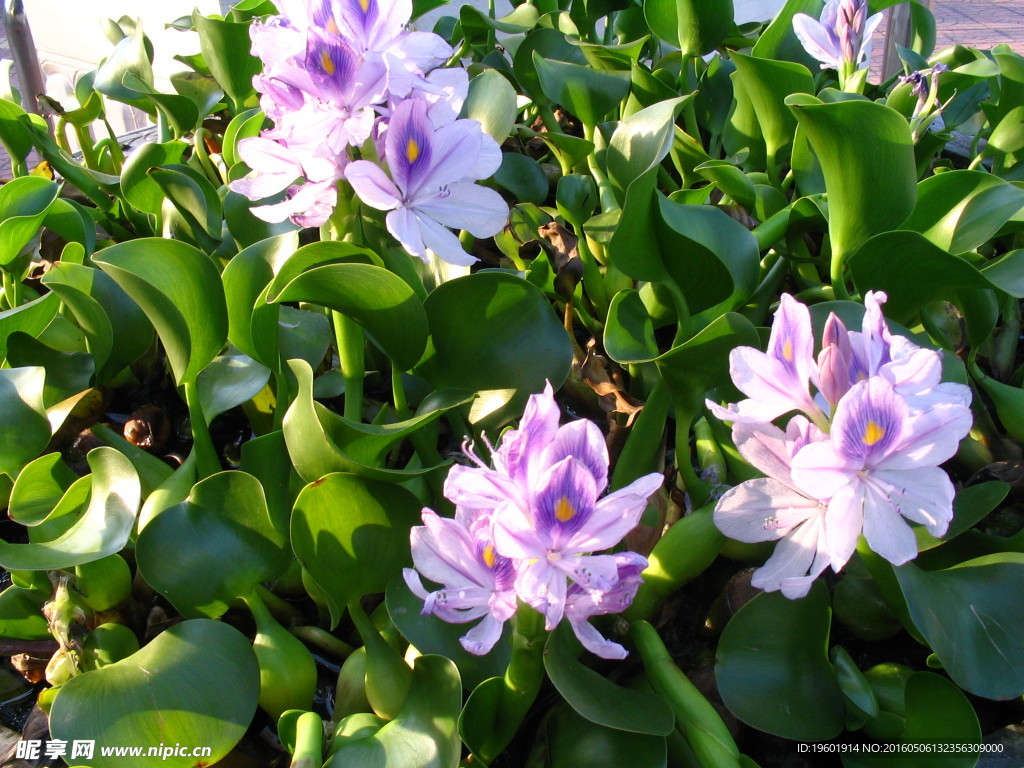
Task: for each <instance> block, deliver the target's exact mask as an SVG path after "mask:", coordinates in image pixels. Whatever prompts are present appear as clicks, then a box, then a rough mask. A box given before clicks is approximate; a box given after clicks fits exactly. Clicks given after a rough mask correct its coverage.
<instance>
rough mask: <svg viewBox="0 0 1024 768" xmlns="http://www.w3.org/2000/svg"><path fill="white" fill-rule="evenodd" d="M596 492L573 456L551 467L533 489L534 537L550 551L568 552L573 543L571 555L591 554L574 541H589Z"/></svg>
mask: <svg viewBox="0 0 1024 768" xmlns="http://www.w3.org/2000/svg"><path fill="white" fill-rule="evenodd" d="M597 493H598V488H597V484H596V483H595V481H594V476H593V475H592V474H591V473H590V471H589V470H588V469H587V467H586V466H584V465H583V464H581V463H580V462H579V461H577V460H576V459H575V458H573V457H572V456H568V457H566V458H565V459H562V460H561V461H560V462H558V463H557V464H555V465H554V466H552V467H551V469H549V470H548V471H547V472H546V473H545V474H544V475H543V476H542V477H541V478H540V481H539V482H538V483H537V486H536V488H535V490H534V503H533V516H534V517H533V524H534V527H535V528H536V530H537V536H538V537H539V538H540V539H541V541H543V542H545V544H546V546H547V547H548V548H549V549H552V550H557V551H560V552H567V551H568V547H570V544H569V543H570V542H572V545H571V548H572V550H573V552H593V551H594V550H593V549H584V548H583V547H581V546H580V545H579V544H578V543H577V542H578V539H582V538H588V534H589V533H590V530H589V522H590V518H591V515H592V514H593V512H594V505H595V504H596V503H597ZM499 525H500V523H499ZM608 546H611V545H608ZM605 548H606V547H595V549H605Z"/></svg>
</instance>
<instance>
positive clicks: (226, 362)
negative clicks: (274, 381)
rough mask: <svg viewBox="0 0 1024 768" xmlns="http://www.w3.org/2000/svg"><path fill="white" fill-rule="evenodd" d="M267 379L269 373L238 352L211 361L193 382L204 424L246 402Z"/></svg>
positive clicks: (266, 369) (254, 395)
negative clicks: (197, 393) (201, 408)
mask: <svg viewBox="0 0 1024 768" xmlns="http://www.w3.org/2000/svg"><path fill="white" fill-rule="evenodd" d="M269 379H270V369H269V368H267V367H266V366H265V365H261V364H260V363H258V362H256V361H255V360H253V359H252V358H251V357H249V356H248V355H243V354H240V353H238V352H237V351H236V352H235V353H234V354H226V355H221V356H220V357H216V358H214V359H213V362H211V363H210V364H209V365H208V366H206V367H205V368H204V369H203V370H202V371H201V372H200V373H199V377H198V378H197V379H196V386H197V388H198V390H199V401H200V403H202V406H203V415H204V416H205V417H206V419H207V421H212V420H213V418H214V416H218V415H219V414H222V413H224V412H225V411H230V410H231V409H232V408H235V407H236V406H239V405H242V404H243V403H246V402H248V401H249V400H251V399H252V398H254V397H256V395H258V394H259V392H260V390H261V389H263V387H265V386H266V384H267V381H268V380H269Z"/></svg>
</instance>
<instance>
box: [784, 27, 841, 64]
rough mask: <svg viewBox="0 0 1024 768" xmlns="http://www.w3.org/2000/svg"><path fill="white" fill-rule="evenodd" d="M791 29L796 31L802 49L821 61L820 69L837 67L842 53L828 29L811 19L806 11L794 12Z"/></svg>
mask: <svg viewBox="0 0 1024 768" xmlns="http://www.w3.org/2000/svg"><path fill="white" fill-rule="evenodd" d="M793 31H794V32H796V36H797V38H798V39H799V40H800V44H801V45H802V46H803V47H804V50H805V51H807V53H809V54H810V55H811V56H812V57H814V58H815V59H817V60H818V61H820V62H821V63H822V67H821V68H822V69H825V68H826V67H832V68H833V69H838V68H839V64H840V61H841V59H842V54H841V52H840V51H839V48H838V46H837V45H836V44H835V43H834V42H833V41H832V39H831V37H830V36H829V33H828V30H826V29H825V27H823V26H822V25H821V23H820V22H819V21H818V20H817V19H812V18H811V17H810V16H808V15H807V14H806V13H798V14H795V15H794V16H793Z"/></svg>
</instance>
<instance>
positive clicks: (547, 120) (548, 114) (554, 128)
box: [537, 104, 565, 133]
mask: <svg viewBox="0 0 1024 768" xmlns="http://www.w3.org/2000/svg"><path fill="white" fill-rule="evenodd" d="M537 114H539V115H540V119H541V120H542V121H543V122H544V127H545V128H547V129H548V133H565V131H563V130H562V126H560V125H559V124H558V118H557V117H555V112H554V110H553V109H551V105H550V104H538V105H537Z"/></svg>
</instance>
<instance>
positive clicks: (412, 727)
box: [324, 656, 462, 768]
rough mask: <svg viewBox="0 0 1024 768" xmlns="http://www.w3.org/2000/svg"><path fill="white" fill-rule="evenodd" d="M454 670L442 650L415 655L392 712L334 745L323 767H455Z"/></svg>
mask: <svg viewBox="0 0 1024 768" xmlns="http://www.w3.org/2000/svg"><path fill="white" fill-rule="evenodd" d="M461 706H462V684H461V683H460V682H459V671H458V669H456V667H455V664H453V663H452V662H451V661H450V660H449V659H446V658H444V657H443V656H420V657H419V658H417V659H416V663H415V666H414V667H413V672H412V684H411V686H410V687H409V694H408V696H407V697H406V699H405V703H404V704H403V705H402V709H401V711H400V712H399V713H398V716H397V717H396V718H395V719H394V720H392V721H391V722H390V723H388V724H387V725H385V726H384V727H383V728H381V729H380V730H379V731H377V732H376V733H374V734H373V735H371V736H368V737H367V738H365V739H359V740H357V741H353V742H350V743H348V744H347V745H345V746H344V747H342V748H341V749H339V750H338V751H337V752H335V753H334V755H333V756H332V757H331V759H330V760H328V761H327V763H325V765H324V768H344V767H345V766H350V765H358V766H360V768H397V767H398V766H401V767H402V768H457V766H458V765H459V760H460V758H461V756H462V742H461V740H460V739H459V732H458V727H457V723H458V718H459V710H460V709H461Z"/></svg>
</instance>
